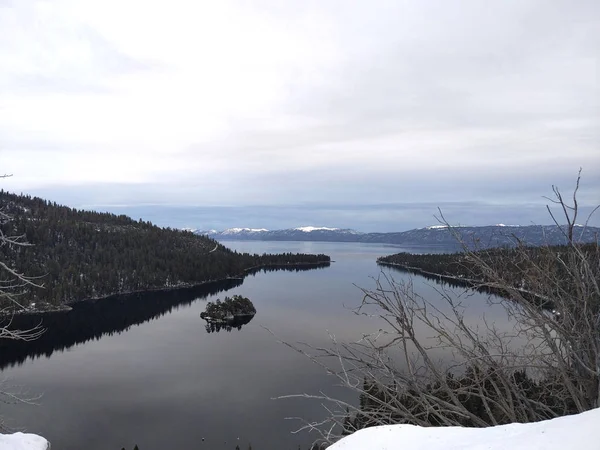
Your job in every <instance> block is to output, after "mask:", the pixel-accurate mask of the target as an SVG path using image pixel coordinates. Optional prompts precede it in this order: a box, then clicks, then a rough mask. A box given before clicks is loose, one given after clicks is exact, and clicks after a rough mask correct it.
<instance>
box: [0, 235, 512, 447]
mask: <svg viewBox="0 0 600 450" xmlns="http://www.w3.org/2000/svg"><path fill="white" fill-rule="evenodd" d="M224 244H225V245H227V246H229V247H231V248H234V249H236V250H238V251H244V252H245V251H247V252H252V253H254V252H255V253H265V252H266V253H280V252H303V253H325V254H328V255H330V256H331V257H332V260H334V261H335V262H334V263H332V264H331V266H330V267H326V268H319V269H313V270H306V271H275V272H260V273H257V274H254V275H250V276H248V277H247V278H245V279H244V281H243V282H240V281H230V282H227V283H221V284H218V283H217V284H215V285H213V286H208V287H204V288H199V289H191V290H187V291H177V292H165V293H151V294H142V295H131V296H126V297H116V298H112V299H108V300H101V301H97V302H92V303H89V304H88V303H81V304H79V305H77V307H76V308H75V309H74V311H71V312H69V313H60V314H51V315H47V316H44V326H46V327H48V332H47V333H46V336H45V337H43V338H42V339H40V341H39V342H31V343H27V344H26V345H21V346H17V347H14V348H13V347H11V348H2V355H1V357H0V360H1V361H0V363H1V364H2V366H3V367H4V370H3V372H2V377H3V378H4V379H6V380H7V381H6V383H5V385H6V386H8V387H11V388H12V390H13V391H16V390H19V389H20V390H21V392H25V393H26V394H28V395H29V396H32V397H33V396H37V395H41V398H40V399H39V400H37V401H36V403H38V405H36V406H32V405H23V404H20V405H3V407H2V415H3V416H4V418H5V422H6V424H7V425H9V426H11V427H14V428H25V429H26V430H28V431H30V432H34V433H38V434H41V435H43V436H44V437H46V438H47V439H49V440H50V442H51V443H52V448H53V449H57V450H81V449H86V450H113V449H114V450H120V449H121V448H122V447H125V448H126V449H128V450H130V449H132V448H133V446H134V444H137V445H138V446H139V448H140V450H164V449H175V448H177V449H191V448H194V449H202V448H206V449H229V450H234V449H235V446H236V445H238V444H239V445H240V447H241V448H242V449H244V450H245V449H246V448H247V447H248V444H249V443H251V444H252V447H253V449H254V450H275V449H277V450H285V449H289V450H296V449H298V446H299V445H300V446H302V448H303V449H305V448H308V446H309V444H310V443H311V442H312V441H313V440H314V439H315V438H316V435H314V434H309V433H307V432H302V433H299V434H292V433H291V432H292V431H294V430H296V429H297V428H299V427H300V426H301V423H300V422H299V421H293V420H286V419H285V418H286V417H302V418H304V419H306V420H310V421H312V420H318V419H320V418H323V417H324V416H325V411H324V409H323V407H322V406H321V404H320V403H319V402H318V401H315V400H308V399H285V400H273V398H274V397H277V396H281V395H286V394H297V393H309V394H318V393H319V391H323V392H325V393H327V394H329V395H332V396H334V397H338V398H343V399H346V400H348V401H351V402H353V403H356V402H357V401H358V399H357V398H355V395H354V394H352V393H349V392H348V391H346V390H344V389H342V388H340V387H337V386H336V384H337V383H336V379H335V378H334V377H333V376H331V375H327V374H326V373H325V371H324V370H323V369H322V368H320V367H319V366H317V365H315V364H313V363H311V361H310V360H309V359H307V358H306V357H304V356H302V355H300V354H298V353H296V352H294V351H293V350H291V349H290V348H288V347H286V346H284V345H282V344H281V343H279V342H278V339H280V340H282V341H286V342H290V343H295V342H299V341H303V342H308V343H311V344H313V345H321V346H325V345H328V343H329V333H331V334H333V335H335V337H336V339H338V340H339V341H351V340H357V339H359V338H360V337H361V336H362V335H363V334H365V333H371V332H374V331H376V330H378V329H379V328H380V326H381V323H380V322H378V320H377V319H374V318H373V319H370V318H368V317H363V316H357V315H355V314H353V313H352V311H351V309H350V308H352V307H354V306H357V305H358V304H359V303H360V301H361V298H362V295H361V291H360V290H359V289H358V288H357V287H356V286H355V285H358V286H361V287H365V288H371V287H373V286H374V282H373V280H372V279H371V278H370V277H376V276H377V275H378V274H380V273H381V270H382V269H381V268H380V267H378V266H377V264H376V263H375V260H376V258H377V257H378V256H382V255H387V254H392V253H397V252H399V251H403V250H407V251H413V252H423V251H428V250H427V249H422V248H421V249H420V248H411V249H402V248H400V247H395V246H389V245H381V244H359V243H325V242H319V243H315V242H258V241H252V242H247V241H246V242H230V241H228V242H224ZM437 251H439V250H437ZM383 270H384V271H385V272H387V273H389V272H390V270H392V271H393V269H388V268H386V269H383ZM393 275H394V277H395V278H396V279H401V278H408V277H409V275H407V274H404V273H400V272H397V271H393ZM412 278H413V282H414V284H415V289H416V290H418V291H419V293H421V294H422V295H427V296H433V295H437V293H436V291H435V287H436V286H435V282H433V281H429V280H426V279H424V278H421V277H419V276H415V275H413V276H412ZM219 291H221V292H219ZM459 291H460V290H459ZM234 294H240V295H243V296H245V297H248V298H250V299H251V300H252V302H253V303H254V305H255V307H256V309H257V311H258V312H257V315H256V316H255V317H254V318H253V320H251V321H250V322H249V323H247V324H245V325H243V326H241V328H239V329H238V328H233V329H230V330H227V329H222V330H220V331H219V332H217V330H213V331H212V332H210V333H209V332H207V328H206V323H205V322H204V321H203V320H202V319H200V313H201V312H202V311H203V310H204V308H205V305H206V302H207V301H209V300H214V299H216V298H219V297H220V298H223V297H224V295H229V296H231V295H234ZM486 300H487V296H486V295H484V294H478V293H475V294H473V295H470V296H468V297H467V299H466V301H468V302H469V305H470V306H469V309H468V311H469V315H471V316H473V317H475V318H477V317H479V316H480V315H481V314H483V313H484V312H485V313H486V314H487V315H488V318H489V315H490V314H493V315H494V316H493V317H495V320H497V321H499V322H502V321H506V316H505V314H503V311H501V310H499V309H498V310H494V308H492V307H490V306H489V305H488V304H487V302H486ZM22 320H26V321H27V320H28V321H30V323H33V322H35V320H37V318H36V317H29V318H26V319H22ZM267 329H268V330H271V332H272V333H274V334H275V335H276V336H277V337H274V336H273V335H272V334H271V333H270V332H269V331H268V330H267ZM209 331H211V330H209ZM203 439H204V440H203Z"/></svg>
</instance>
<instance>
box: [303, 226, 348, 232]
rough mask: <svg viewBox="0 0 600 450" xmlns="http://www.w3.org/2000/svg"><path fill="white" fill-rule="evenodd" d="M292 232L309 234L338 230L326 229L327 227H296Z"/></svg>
mask: <svg viewBox="0 0 600 450" xmlns="http://www.w3.org/2000/svg"><path fill="white" fill-rule="evenodd" d="M294 230H298V231H303V232H305V233H310V232H312V231H318V230H324V231H336V230H339V228H327V227H298V228H294Z"/></svg>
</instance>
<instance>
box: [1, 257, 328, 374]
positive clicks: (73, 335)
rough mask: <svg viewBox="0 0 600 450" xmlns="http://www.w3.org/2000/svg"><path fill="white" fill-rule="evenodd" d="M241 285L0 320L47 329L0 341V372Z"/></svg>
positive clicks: (137, 296) (231, 282) (129, 297)
mask: <svg viewBox="0 0 600 450" xmlns="http://www.w3.org/2000/svg"><path fill="white" fill-rule="evenodd" d="M327 266H329V263H324V264H319V265H306V266H302V267H294V266H270V267H268V268H261V269H259V270H256V271H252V272H248V273H247V274H246V275H250V274H255V273H257V272H271V271H276V270H284V271H294V272H299V271H302V270H313V269H316V268H321V267H327ZM242 282H243V278H235V279H227V280H223V281H216V282H214V283H209V284H205V285H201V286H198V287H192V288H187V289H175V290H170V291H153V292H145V293H134V294H124V295H117V296H114V297H108V298H104V299H100V300H86V301H82V302H78V303H76V304H74V305H72V306H73V309H72V310H71V311H61V312H50V313H43V314H41V313H37V314H23V315H15V316H14V317H13V318H12V319H11V317H10V316H6V317H2V316H0V326H2V324H3V323H6V322H8V321H9V320H12V322H11V328H12V329H15V330H17V329H18V330H30V329H32V328H35V327H36V326H38V325H41V327H42V328H44V329H45V332H44V333H43V334H42V335H41V336H40V337H39V339H37V340H35V341H32V342H24V341H12V340H10V341H9V340H6V339H4V340H0V341H5V342H0V369H3V368H5V367H8V366H12V365H15V364H22V363H23V362H24V361H25V360H26V359H27V358H29V357H31V358H36V357H41V356H47V357H49V356H50V355H52V353H54V352H55V351H57V350H58V351H60V350H65V349H68V348H70V347H72V346H74V345H77V344H80V343H83V342H87V341H89V340H91V339H96V340H99V339H100V338H101V337H102V336H104V335H105V334H108V335H112V334H114V333H122V332H123V331H127V330H128V329H129V328H130V327H131V326H133V325H138V324H141V323H144V322H148V321H150V320H154V319H157V318H159V317H161V316H163V315H165V314H168V313H169V312H171V310H173V308H177V307H179V306H180V305H189V304H191V303H192V302H194V301H195V300H197V299H205V298H207V297H209V296H211V295H215V294H218V293H220V292H224V291H227V290H229V289H233V288H235V287H238V286H241V284H242ZM249 321H250V320H248V321H247V322H245V323H242V324H241V325H245V324H246V323H248V322H249ZM238 326H240V325H232V329H233V328H234V327H235V328H237V327H238ZM223 328H225V329H226V328H227V327H226V326H225V327H223V325H221V327H220V329H223ZM215 331H216V327H215ZM211 332H212V331H211Z"/></svg>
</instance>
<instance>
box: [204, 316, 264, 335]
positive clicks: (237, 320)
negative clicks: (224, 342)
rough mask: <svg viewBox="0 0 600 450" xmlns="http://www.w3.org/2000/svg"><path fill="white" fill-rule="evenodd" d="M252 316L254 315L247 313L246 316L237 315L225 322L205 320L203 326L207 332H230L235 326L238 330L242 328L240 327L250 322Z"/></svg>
mask: <svg viewBox="0 0 600 450" xmlns="http://www.w3.org/2000/svg"><path fill="white" fill-rule="evenodd" d="M253 318H254V316H253V315H252V316H251V315H247V316H238V317H234V318H233V319H231V320H228V321H227V322H213V321H209V320H207V321H206V326H205V327H204V328H205V329H206V332H207V333H218V332H219V331H227V332H229V333H231V331H232V330H233V329H234V328H235V329H237V330H238V331H240V330H241V329H242V327H243V326H244V325H246V324H248V323H250V321H251V320H252V319H253Z"/></svg>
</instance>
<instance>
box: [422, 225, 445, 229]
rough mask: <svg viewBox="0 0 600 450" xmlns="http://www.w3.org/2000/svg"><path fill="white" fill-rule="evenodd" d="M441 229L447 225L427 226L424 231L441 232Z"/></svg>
mask: <svg viewBox="0 0 600 450" xmlns="http://www.w3.org/2000/svg"><path fill="white" fill-rule="evenodd" d="M442 228H448V226H447V225H429V226H428V227H425V228H424V229H425V230H441V229H442Z"/></svg>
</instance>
